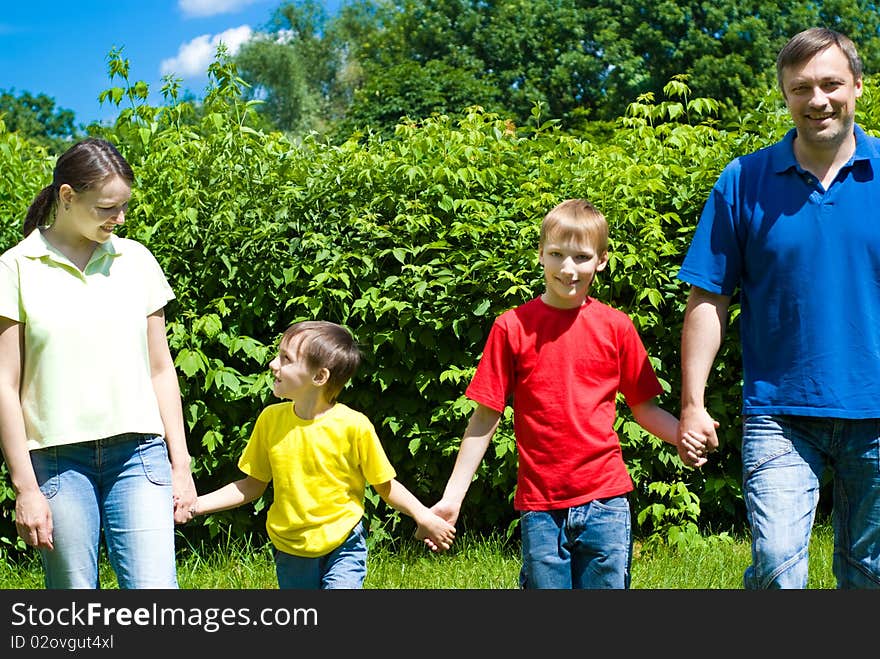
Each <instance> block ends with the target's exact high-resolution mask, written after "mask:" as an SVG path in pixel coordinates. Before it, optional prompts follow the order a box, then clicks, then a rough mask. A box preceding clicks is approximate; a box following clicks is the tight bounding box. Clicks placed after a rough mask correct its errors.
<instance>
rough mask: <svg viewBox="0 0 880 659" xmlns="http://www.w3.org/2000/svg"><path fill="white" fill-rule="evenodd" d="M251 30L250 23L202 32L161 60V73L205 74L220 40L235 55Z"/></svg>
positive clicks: (189, 75)
mask: <svg viewBox="0 0 880 659" xmlns="http://www.w3.org/2000/svg"><path fill="white" fill-rule="evenodd" d="M252 33H253V30H251V27H250V25H241V26H239V27H234V28H231V29H229V30H226V31H225V32H221V33H220V34H215V35H214V36H211V35H210V34H203V35H201V36H199V37H196V38H195V39H193V40H192V41H188V42H187V43H185V44H183V45H182V46H181V47H180V49H179V50H178V51H177V56H176V57H172V58H170V59H165V60H162V64H161V65H160V70H161V72H162V75H163V76H164V75H168V74H173V75H176V76H179V77H181V78H195V77H200V76H203V75H205V73H206V72H207V71H208V66H209V65H210V64H211V62H213V61H214V57H215V56H216V55H217V46H219V45H220V42H221V41H222V42H223V44H224V45H225V46H226V50H227V52H228V53H229V54H230V55H235V54H236V53H237V52H238V49H239V48H241V45H242V44H243V43H244V42H245V41H247V40H248V39H250V37H251V34H252Z"/></svg>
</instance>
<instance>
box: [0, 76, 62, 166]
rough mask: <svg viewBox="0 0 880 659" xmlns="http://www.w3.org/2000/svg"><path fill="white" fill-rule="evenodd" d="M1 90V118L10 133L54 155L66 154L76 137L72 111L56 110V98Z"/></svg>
mask: <svg viewBox="0 0 880 659" xmlns="http://www.w3.org/2000/svg"><path fill="white" fill-rule="evenodd" d="M14 92H15V90H14V89H13V90H9V91H5V90H0V117H2V119H3V121H4V123H5V124H6V130H7V131H9V132H10V133H19V134H20V135H22V136H23V137H27V138H28V139H30V140H32V141H33V142H36V143H37V144H40V145H41V146H44V147H46V148H47V149H49V150H50V151H52V152H60V151H63V150H64V149H65V148H66V147H67V145H68V143H69V141H70V140H71V139H74V138H75V137H77V134H78V131H77V128H76V126H75V125H74V113H73V111H72V110H67V109H64V108H56V107H55V99H53V98H51V97H49V96H46V95H45V94H38V95H36V96H34V95H33V94H31V93H30V92H27V91H23V92H21V93H20V94H18V95H17V96H16V95H15V93H14Z"/></svg>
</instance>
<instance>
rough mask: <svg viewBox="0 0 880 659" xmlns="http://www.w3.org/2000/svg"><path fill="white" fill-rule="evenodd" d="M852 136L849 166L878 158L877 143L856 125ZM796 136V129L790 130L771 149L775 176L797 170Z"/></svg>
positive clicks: (879, 152) (879, 150)
mask: <svg viewBox="0 0 880 659" xmlns="http://www.w3.org/2000/svg"><path fill="white" fill-rule="evenodd" d="M853 134H854V135H855V136H856V150H855V152H854V153H853V155H852V158H850V159H849V164H852V163H855V162H857V161H859V160H871V159H872V158H880V148H878V145H877V142H876V141H875V140H871V139H869V137H868V134H867V133H866V132H865V131H864V130H862V129H861V127H860V126H859V125H858V124H854V125H853ZM796 136H797V128H792V129H790V130H789V131H788V132H787V133H786V134H785V137H783V138H782V139H781V140H780V141H779V142H777V143H776V144H774V145H773V146H772V147H771V148H772V154H771V158H772V164H773V171H774V172H776V173H777V174H781V173H782V172H784V171H786V170H788V169H791V168H792V167H794V168H795V169H797V167H798V162H797V158H795V157H794V138H795V137H796Z"/></svg>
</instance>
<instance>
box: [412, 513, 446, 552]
mask: <svg viewBox="0 0 880 659" xmlns="http://www.w3.org/2000/svg"><path fill="white" fill-rule="evenodd" d="M416 523H417V524H418V525H419V526H418V528H417V529H416V539H417V540H422V541H424V543H425V544H426V545H427V546H428V548H429V549H430V550H431V551H433V552H444V551H446V550H447V549H449V548H450V547H451V546H452V541H453V540H455V527H454V526H453V525H452V524H451V523H450V522H448V521H447V520H445V519H443V518H442V517H440V516H439V515H437V514H436V513H435V512H433V510H432V511H431V512H429V513H428V514H427V515H425V516H424V517H423V518H421V519H418V520H416Z"/></svg>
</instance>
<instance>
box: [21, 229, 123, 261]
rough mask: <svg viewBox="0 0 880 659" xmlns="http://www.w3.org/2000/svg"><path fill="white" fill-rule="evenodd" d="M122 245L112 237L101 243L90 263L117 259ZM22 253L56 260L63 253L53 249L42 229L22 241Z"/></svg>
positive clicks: (31, 256)
mask: <svg viewBox="0 0 880 659" xmlns="http://www.w3.org/2000/svg"><path fill="white" fill-rule="evenodd" d="M121 247H122V244H121V243H120V242H119V240H118V239H117V237H116V236H110V240H108V241H107V242H105V243H99V244H98V246H97V247H95V251H94V252H93V253H92V258H91V259H89V260H90V261H95V260H96V259H100V258H103V257H105V256H109V257H115V256H120V255H121V254H122V249H121ZM21 253H22V255H23V256H27V257H30V258H34V259H39V258H43V257H45V256H48V257H50V258H53V259H55V260H57V259H58V257H59V256H61V253H60V252H59V251H58V250H57V249H55V248H54V247H52V245H51V244H50V243H49V241H48V240H46V237H45V236H43V232H42V231H41V230H40V229H34V230H33V231H31V232H30V233H29V234H28V235H27V237H26V238H25V239H24V240H22V241H21Z"/></svg>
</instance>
